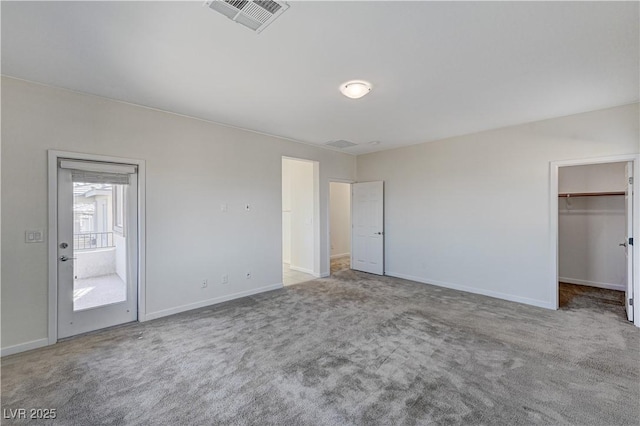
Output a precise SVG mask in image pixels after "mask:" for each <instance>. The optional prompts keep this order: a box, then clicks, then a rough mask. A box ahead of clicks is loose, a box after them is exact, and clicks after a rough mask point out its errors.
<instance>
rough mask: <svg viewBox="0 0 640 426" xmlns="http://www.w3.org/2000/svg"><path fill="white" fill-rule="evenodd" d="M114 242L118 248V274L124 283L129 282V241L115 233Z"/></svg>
mask: <svg viewBox="0 0 640 426" xmlns="http://www.w3.org/2000/svg"><path fill="white" fill-rule="evenodd" d="M113 242H114V245H115V246H116V255H115V257H116V259H115V260H116V271H115V272H116V274H118V276H119V277H120V279H121V280H122V281H123V282H125V283H126V282H128V281H127V280H128V279H127V240H126V238H125V237H123V236H121V235H119V234H117V233H115V232H114V233H113Z"/></svg>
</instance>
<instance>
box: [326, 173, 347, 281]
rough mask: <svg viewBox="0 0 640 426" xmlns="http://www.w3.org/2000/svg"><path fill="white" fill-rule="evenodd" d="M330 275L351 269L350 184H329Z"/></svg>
mask: <svg viewBox="0 0 640 426" xmlns="http://www.w3.org/2000/svg"><path fill="white" fill-rule="evenodd" d="M329 242H330V245H331V256H330V258H331V266H330V269H331V274H334V273H336V272H339V271H343V270H346V269H350V268H351V184H350V183H344V182H329Z"/></svg>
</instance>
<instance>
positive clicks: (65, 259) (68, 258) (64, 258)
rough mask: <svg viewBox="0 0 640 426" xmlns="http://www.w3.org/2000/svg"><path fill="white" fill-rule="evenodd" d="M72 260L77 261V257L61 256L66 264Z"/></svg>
mask: <svg viewBox="0 0 640 426" xmlns="http://www.w3.org/2000/svg"><path fill="white" fill-rule="evenodd" d="M70 259H75V257H67V256H60V260H61V261H63V262H66V261H67V260H70Z"/></svg>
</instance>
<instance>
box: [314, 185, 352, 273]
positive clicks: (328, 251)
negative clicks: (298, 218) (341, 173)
mask: <svg viewBox="0 0 640 426" xmlns="http://www.w3.org/2000/svg"><path fill="white" fill-rule="evenodd" d="M332 182H333V183H346V184H348V185H349V187H351V185H353V184H354V183H356V181H355V180H352V179H339V178H329V179H328V180H327V211H326V214H327V232H326V234H325V236H324V238H325V240H326V241H327V247H326V253H325V255H326V258H327V261H326V263H325V265H324V266H325V268H326V269H325V271H327V272H325V273H323V274H322V276H323V277H328V276H330V275H331V183H332ZM352 220H353V200H351V194H349V229H351V227H352V225H353V221H352ZM349 240H351V232H349ZM349 251H351V250H349ZM349 262H351V259H349Z"/></svg>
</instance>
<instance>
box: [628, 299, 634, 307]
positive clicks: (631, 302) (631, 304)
mask: <svg viewBox="0 0 640 426" xmlns="http://www.w3.org/2000/svg"><path fill="white" fill-rule="evenodd" d="M629 306H633V297H632V298H630V299H629Z"/></svg>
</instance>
